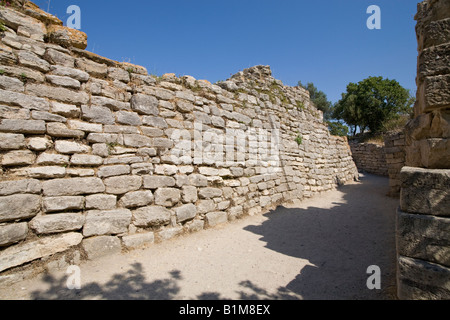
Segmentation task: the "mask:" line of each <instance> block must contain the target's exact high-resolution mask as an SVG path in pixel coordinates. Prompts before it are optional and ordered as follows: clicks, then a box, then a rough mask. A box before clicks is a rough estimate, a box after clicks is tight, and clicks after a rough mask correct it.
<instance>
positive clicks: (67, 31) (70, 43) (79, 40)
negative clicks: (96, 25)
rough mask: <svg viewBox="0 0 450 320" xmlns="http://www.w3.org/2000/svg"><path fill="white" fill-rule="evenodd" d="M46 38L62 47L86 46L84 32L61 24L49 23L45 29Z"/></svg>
mask: <svg viewBox="0 0 450 320" xmlns="http://www.w3.org/2000/svg"><path fill="white" fill-rule="evenodd" d="M47 39H48V41H49V42H51V43H55V44H59V45H60V46H63V47H67V48H70V47H75V48H78V49H81V50H84V49H86V47H87V35H86V33H84V32H82V31H79V30H76V29H72V28H69V27H65V26H61V25H54V24H52V25H50V26H49V27H48V29H47Z"/></svg>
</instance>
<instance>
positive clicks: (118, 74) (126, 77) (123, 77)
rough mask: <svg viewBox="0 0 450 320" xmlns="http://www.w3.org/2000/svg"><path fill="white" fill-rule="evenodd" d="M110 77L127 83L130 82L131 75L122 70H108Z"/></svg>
mask: <svg viewBox="0 0 450 320" xmlns="http://www.w3.org/2000/svg"><path fill="white" fill-rule="evenodd" d="M108 77H109V78H111V79H114V80H119V81H122V82H125V83H128V82H130V73H129V72H128V71H126V70H124V69H121V68H113V67H111V68H108Z"/></svg>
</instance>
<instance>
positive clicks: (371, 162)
mask: <svg viewBox="0 0 450 320" xmlns="http://www.w3.org/2000/svg"><path fill="white" fill-rule="evenodd" d="M350 147H351V150H352V155H353V160H354V161H355V164H356V166H357V167H358V170H360V171H362V172H367V173H372V174H376V175H380V176H387V175H388V166H387V162H386V154H385V148H384V144H382V143H381V144H380V143H358V142H350Z"/></svg>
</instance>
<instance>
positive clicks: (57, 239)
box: [0, 232, 83, 272]
mask: <svg viewBox="0 0 450 320" xmlns="http://www.w3.org/2000/svg"><path fill="white" fill-rule="evenodd" d="M82 239H83V236H82V235H81V233H77V232H70V233H64V234H61V235H56V236H50V237H45V238H40V239H38V240H34V241H31V242H25V243H22V244H18V245H16V246H12V247H9V248H6V249H5V250H3V251H1V252H0V272H1V271H3V270H6V269H9V268H12V267H17V266H20V265H22V264H24V263H27V262H30V261H33V260H36V259H40V258H43V257H48V256H51V255H53V254H56V253H59V252H64V251H66V250H68V249H70V248H71V247H73V246H76V245H78V244H79V243H80V242H81V240H82Z"/></svg>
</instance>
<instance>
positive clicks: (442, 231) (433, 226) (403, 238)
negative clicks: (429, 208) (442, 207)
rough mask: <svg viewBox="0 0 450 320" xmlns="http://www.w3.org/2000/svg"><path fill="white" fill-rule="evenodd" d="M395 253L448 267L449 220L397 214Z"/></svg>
mask: <svg viewBox="0 0 450 320" xmlns="http://www.w3.org/2000/svg"><path fill="white" fill-rule="evenodd" d="M397 239H398V240H397V252H398V253H399V254H400V255H403V256H407V257H411V258H416V259H421V260H426V261H430V262H434V263H439V264H441V265H444V266H446V267H450V247H449V246H447V245H446V244H447V243H449V242H450V219H445V218H441V217H435V216H429V215H417V214H409V213H404V212H401V211H398V212H397Z"/></svg>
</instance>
